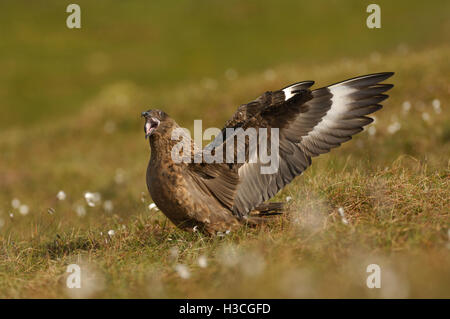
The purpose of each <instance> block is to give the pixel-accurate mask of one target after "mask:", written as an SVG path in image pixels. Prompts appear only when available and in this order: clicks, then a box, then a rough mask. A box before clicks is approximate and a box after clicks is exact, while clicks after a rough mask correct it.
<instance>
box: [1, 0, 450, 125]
mask: <svg viewBox="0 0 450 319" xmlns="http://www.w3.org/2000/svg"><path fill="white" fill-rule="evenodd" d="M70 3H72V2H71V1H60V0H58V1H23V0H19V1H2V2H1V3H0V39H1V41H0V70H1V72H0V101H1V102H0V103H1V110H2V116H1V117H0V127H1V129H3V128H6V127H10V126H23V125H30V124H33V123H36V122H40V121H46V120H47V121H52V120H54V119H57V118H58V117H61V116H68V115H73V114H74V112H76V111H77V110H79V109H80V108H82V106H83V102H84V101H85V100H87V99H89V98H91V97H92V96H95V95H96V94H97V93H98V92H99V91H100V90H101V88H102V87H104V86H106V85H109V84H111V83H116V82H118V81H123V80H126V81H129V82H132V83H134V84H135V85H138V86H139V87H142V89H143V90H152V91H154V92H157V91H158V90H159V89H161V88H170V86H172V85H177V84H182V83H190V82H193V81H202V79H204V78H208V77H211V78H215V77H218V76H222V75H223V74H224V72H226V70H228V69H233V70H235V71H237V72H238V74H246V73H250V72H257V71H260V70H265V69H267V68H271V67H273V66H278V65H282V64H289V63H300V64H320V63H328V61H330V60H331V61H333V60H336V59H339V58H342V57H360V56H366V55H368V54H370V53H372V52H374V51H377V52H384V51H386V50H389V49H392V48H396V47H398V46H408V47H409V48H421V47H426V46H429V45H432V44H434V43H442V42H443V41H447V42H448V40H449V39H450V24H449V19H448V17H449V12H450V2H449V1H447V0H443V1H433V2H425V1H377V4H379V5H380V6H381V21H382V28H381V29H368V28H367V26H366V18H367V16H368V15H369V14H368V13H366V7H367V5H368V4H370V3H371V2H370V1H345V2H344V1H314V2H312V1H298V0H296V1H287V0H281V1H261V0H253V1H235V0H231V1H219V0H197V1H193V0H181V1H177V2H176V3H172V2H167V1H105V0H96V1H81V0H80V1H76V3H77V4H79V5H80V6H81V21H82V22H81V23H82V28H81V29H68V28H67V27H66V18H67V16H68V15H69V14H68V13H66V7H67V5H68V4H70ZM382 71H383V70H382ZM298 79H299V80H302V79H303V77H302V74H299V75H298ZM156 95H157V93H156ZM155 100H156V101H157V97H155ZM148 102H149V103H151V102H155V101H148ZM158 102H162V101H158ZM164 102H165V104H167V103H169V102H170V101H164Z"/></svg>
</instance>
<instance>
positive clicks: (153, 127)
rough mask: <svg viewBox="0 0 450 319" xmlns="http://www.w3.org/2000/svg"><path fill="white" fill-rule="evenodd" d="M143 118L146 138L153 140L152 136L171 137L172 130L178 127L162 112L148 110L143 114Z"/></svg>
mask: <svg viewBox="0 0 450 319" xmlns="http://www.w3.org/2000/svg"><path fill="white" fill-rule="evenodd" d="M141 116H142V117H143V118H144V119H145V124H144V132H145V138H147V137H149V138H151V137H152V136H158V137H160V136H165V135H169V136H170V134H171V131H172V128H173V127H174V125H176V123H175V122H174V121H173V120H172V119H171V118H170V117H169V115H167V113H165V112H164V111H161V110H148V111H145V112H142V113H141Z"/></svg>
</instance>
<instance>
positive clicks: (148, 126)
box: [144, 117, 160, 139]
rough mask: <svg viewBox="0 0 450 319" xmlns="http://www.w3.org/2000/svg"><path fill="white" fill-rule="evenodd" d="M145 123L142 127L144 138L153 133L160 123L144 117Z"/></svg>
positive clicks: (155, 119) (152, 118) (154, 119)
mask: <svg viewBox="0 0 450 319" xmlns="http://www.w3.org/2000/svg"><path fill="white" fill-rule="evenodd" d="M145 119H146V120H147V121H146V122H145V125H144V132H145V138H146V139H147V137H149V136H151V135H152V134H153V132H155V130H156V129H157V128H158V126H159V123H160V121H159V120H158V119H157V118H154V117H146V118H145Z"/></svg>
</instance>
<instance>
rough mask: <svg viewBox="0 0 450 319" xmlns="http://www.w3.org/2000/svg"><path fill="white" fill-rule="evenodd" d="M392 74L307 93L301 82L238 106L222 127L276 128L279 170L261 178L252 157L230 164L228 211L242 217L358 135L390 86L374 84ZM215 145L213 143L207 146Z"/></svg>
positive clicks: (310, 83)
mask: <svg viewBox="0 0 450 319" xmlns="http://www.w3.org/2000/svg"><path fill="white" fill-rule="evenodd" d="M392 75H393V73H391V72H385V73H377V74H370V75H365V76H361V77H357V78H353V79H350V80H346V81H344V82H340V83H336V84H334V85H331V86H328V87H324V88H320V89H317V90H313V91H310V90H309V89H308V88H309V86H311V85H312V82H301V83H298V84H294V85H292V86H290V87H287V88H284V89H282V90H280V91H276V92H268V93H265V94H264V95H263V96H262V97H260V98H259V99H257V100H256V101H257V103H258V104H257V105H253V103H255V101H254V102H251V103H249V104H247V105H245V106H241V107H240V110H239V109H238V112H240V111H241V112H243V113H242V114H235V115H234V116H233V118H232V119H231V120H230V121H229V122H227V125H232V127H236V126H240V127H242V128H244V129H246V128H249V127H253V128H279V158H278V162H279V164H278V165H279V167H278V171H277V172H275V173H273V174H261V167H262V166H265V165H263V164H262V163H261V162H260V160H259V158H257V161H256V162H255V163H250V161H248V159H249V158H252V157H253V158H255V154H247V157H246V162H245V163H243V164H235V169H237V170H238V174H239V180H240V182H239V185H238V186H237V190H236V193H235V196H234V205H233V213H234V214H235V215H237V216H239V217H243V216H245V215H246V214H248V212H249V211H250V210H252V209H253V208H254V207H256V206H258V205H259V204H261V203H262V202H264V201H266V200H268V199H270V198H271V197H273V196H274V195H275V194H276V193H277V192H278V191H279V190H281V189H282V188H283V187H284V186H285V185H286V184H288V183H290V182H291V181H292V180H293V179H294V178H295V177H296V176H298V175H300V174H301V173H302V172H303V171H304V170H305V169H306V168H307V167H308V166H309V165H310V164H311V157H314V156H317V155H319V154H323V153H327V152H329V151H330V150H331V149H332V148H335V147H338V146H339V145H340V144H341V143H343V142H345V141H348V140H350V139H351V138H352V135H354V134H356V133H358V132H360V131H362V130H363V127H364V126H365V125H367V124H369V123H371V122H372V121H373V120H372V119H371V118H369V117H367V116H366V115H368V114H371V113H373V112H375V111H377V110H379V109H380V108H381V107H382V106H381V105H380V104H379V103H380V102H381V101H383V100H385V99H386V98H387V97H388V96H387V95H385V94H383V93H384V92H386V91H388V90H389V89H390V88H392V87H393V85H391V84H380V82H382V81H384V80H385V79H387V78H389V77H390V76H392ZM302 83H306V84H302ZM299 84H301V85H299ZM296 86H297V87H296ZM255 110H256V111H255ZM238 112H237V113H238ZM228 127H229V126H228ZM237 134H240V133H237ZM226 141H227V139H226V140H225V144H226ZM220 145H221V143H220V140H217V139H216V140H215V141H213V142H212V143H211V144H210V145H209V146H208V147H219V146H220ZM247 146H248V145H247ZM256 157H257V156H256Z"/></svg>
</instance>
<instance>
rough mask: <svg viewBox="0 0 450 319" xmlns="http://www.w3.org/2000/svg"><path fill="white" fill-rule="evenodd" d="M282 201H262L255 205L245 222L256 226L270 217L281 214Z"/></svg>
mask: <svg viewBox="0 0 450 319" xmlns="http://www.w3.org/2000/svg"><path fill="white" fill-rule="evenodd" d="M283 208H284V203H281V202H278V203H263V204H261V205H259V206H257V207H255V208H254V209H253V210H252V211H251V212H250V214H249V215H248V216H246V218H245V219H246V223H247V225H249V226H257V225H260V224H263V223H265V222H268V221H269V220H270V217H273V216H277V215H281V214H283Z"/></svg>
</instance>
